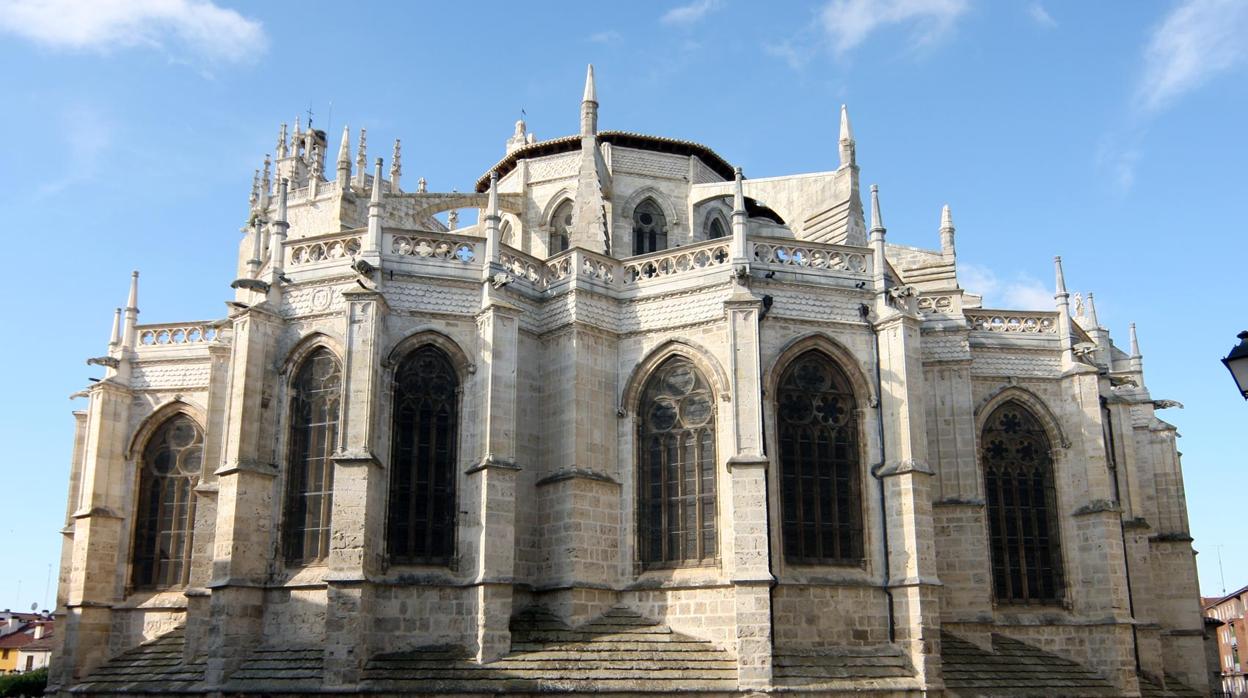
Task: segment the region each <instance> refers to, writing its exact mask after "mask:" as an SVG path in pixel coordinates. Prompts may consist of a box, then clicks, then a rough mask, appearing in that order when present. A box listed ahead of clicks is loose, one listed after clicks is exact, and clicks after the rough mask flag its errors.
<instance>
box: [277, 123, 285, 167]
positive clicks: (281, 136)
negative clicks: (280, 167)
mask: <svg viewBox="0 0 1248 698" xmlns="http://www.w3.org/2000/svg"><path fill="white" fill-rule="evenodd" d="M274 152H276V153H277V157H278V159H279V160H280V159H281V158H284V157H286V153H287V150H286V124H285V123H283V124H282V127H281V129H279V130H278V132H277V149H276V150H275V151H274Z"/></svg>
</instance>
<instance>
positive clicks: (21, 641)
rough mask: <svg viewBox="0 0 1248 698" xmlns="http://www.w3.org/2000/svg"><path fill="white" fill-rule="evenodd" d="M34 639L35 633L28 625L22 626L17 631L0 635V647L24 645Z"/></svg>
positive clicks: (9, 647) (8, 648)
mask: <svg viewBox="0 0 1248 698" xmlns="http://www.w3.org/2000/svg"><path fill="white" fill-rule="evenodd" d="M34 641H35V635H34V633H33V632H32V631H31V628H30V626H27V627H25V628H22V629H21V630H18V631H17V632H13V633H9V634H8V635H5V636H4V637H0V649H6V650H11V649H17V648H20V647H25V646H26V645H29V644H30V643H32V642H34Z"/></svg>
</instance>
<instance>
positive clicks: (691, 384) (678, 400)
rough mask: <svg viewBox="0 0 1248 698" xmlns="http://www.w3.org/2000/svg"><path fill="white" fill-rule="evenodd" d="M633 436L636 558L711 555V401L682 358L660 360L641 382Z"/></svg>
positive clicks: (680, 560)
mask: <svg viewBox="0 0 1248 698" xmlns="http://www.w3.org/2000/svg"><path fill="white" fill-rule="evenodd" d="M637 443H638V451H639V454H638V455H639V461H640V462H639V466H640V467H639V473H638V476H639V477H638V500H639V506H638V529H639V534H640V536H639V537H640V548H641V551H640V552H641V561H642V564H643V565H646V566H651V567H663V566H677V565H682V564H699V563H702V562H705V561H710V560H714V559H715V557H716V553H717V542H718V538H717V537H716V529H715V521H716V512H715V468H716V460H715V400H714V396H713V395H712V393H711V390H710V387H709V386H708V385H707V383H706V379H705V378H703V377H702V374H701V373H699V372H698V370H697V369H696V368H694V366H693V363H692V362H691V361H689V360H688V359H686V358H683V357H679V356H674V357H672V358H670V359H667V360H666V361H664V362H663V363H662V364H661V365H660V366H659V368H658V369H657V370H656V371H655V372H654V375H652V376H650V378H649V380H648V381H647V382H646V386H645V389H644V390H643V391H642V396H641V407H640V412H639V423H638V427H637Z"/></svg>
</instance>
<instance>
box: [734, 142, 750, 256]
mask: <svg viewBox="0 0 1248 698" xmlns="http://www.w3.org/2000/svg"><path fill="white" fill-rule="evenodd" d="M734 178H735V180H736V181H735V183H734V184H733V193H732V260H733V265H734V266H738V265H741V264H744V265H746V266H745V269H744V271H745V272H746V273H748V272H749V248H748V246H747V245H748V244H749V243H748V241H747V240H746V235H747V233H748V230H747V221H748V214H747V213H746V212H745V189H744V185H743V184H742V179H743V177H742V175H741V168H740V167H737V168H734Z"/></svg>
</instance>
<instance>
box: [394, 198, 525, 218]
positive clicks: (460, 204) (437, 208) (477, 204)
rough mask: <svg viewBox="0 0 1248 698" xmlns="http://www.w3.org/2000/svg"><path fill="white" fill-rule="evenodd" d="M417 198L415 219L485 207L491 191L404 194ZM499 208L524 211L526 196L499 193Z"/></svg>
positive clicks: (519, 212) (510, 211) (515, 212)
mask: <svg viewBox="0 0 1248 698" xmlns="http://www.w3.org/2000/svg"><path fill="white" fill-rule="evenodd" d="M402 196H404V197H410V198H412V199H415V200H416V209H415V211H413V212H412V214H411V215H412V217H413V218H414V219H415V220H423V219H425V218H432V217H434V216H435V215H437V214H439V213H442V212H443V211H458V210H459V209H461V208H480V209H484V208H485V207H486V206H488V205H489V198H490V195H489V193H485V192H483V193H480V194H478V193H477V192H449V193H441V194H429V193H425V194H403V195H402ZM498 209H499V210H500V211H505V212H507V213H514V214H516V215H517V216H518V215H520V214H522V213H524V198H523V195H521V194H510V193H509V194H503V193H501V192H500V193H499V195H498Z"/></svg>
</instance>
